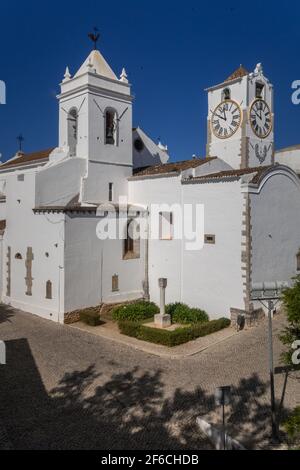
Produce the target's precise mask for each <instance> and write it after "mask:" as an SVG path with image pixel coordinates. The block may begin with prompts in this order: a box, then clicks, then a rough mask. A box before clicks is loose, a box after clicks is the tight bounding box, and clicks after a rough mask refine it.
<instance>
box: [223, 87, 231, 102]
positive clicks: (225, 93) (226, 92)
mask: <svg viewBox="0 0 300 470" xmlns="http://www.w3.org/2000/svg"><path fill="white" fill-rule="evenodd" d="M222 94H223V96H222V98H223V100H230V98H231V93H230V90H229V88H225V89H224V90H223V93H222Z"/></svg>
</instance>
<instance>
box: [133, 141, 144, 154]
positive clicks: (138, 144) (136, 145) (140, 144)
mask: <svg viewBox="0 0 300 470" xmlns="http://www.w3.org/2000/svg"><path fill="white" fill-rule="evenodd" d="M144 147H145V146H144V142H143V141H142V140H141V139H135V141H134V148H135V150H136V151H137V152H142V151H143V150H144Z"/></svg>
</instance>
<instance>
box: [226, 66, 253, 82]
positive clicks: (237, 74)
mask: <svg viewBox="0 0 300 470" xmlns="http://www.w3.org/2000/svg"><path fill="white" fill-rule="evenodd" d="M245 75H249V72H248V70H246V69H245V67H243V66H242V65H240V66H239V68H238V69H236V70H235V71H234V72H233V73H232V74H231V75H229V77H228V78H226V80H225V82H230V81H231V80H234V79H235V78H242V77H244V76H245Z"/></svg>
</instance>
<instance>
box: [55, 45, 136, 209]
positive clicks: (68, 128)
mask: <svg viewBox="0 0 300 470" xmlns="http://www.w3.org/2000/svg"><path fill="white" fill-rule="evenodd" d="M58 100H59V147H60V148H61V149H62V151H63V153H64V154H65V155H68V156H69V157H72V158H84V159H87V160H88V171H87V176H86V178H85V179H84V181H83V199H84V200H85V201H87V202H94V201H95V200H97V201H98V200H101V201H103V200H104V201H106V200H109V198H111V194H112V191H110V195H109V190H108V187H110V188H111V187H112V186H113V187H114V191H113V193H114V195H115V197H118V194H119V193H121V194H126V191H127V189H126V188H125V187H124V185H125V183H124V182H123V180H126V178H127V177H128V176H130V175H131V172H132V96H131V91H130V85H129V83H128V79H127V75H126V71H125V69H124V68H123V70H122V73H121V76H120V78H117V76H116V75H115V73H114V72H113V70H112V69H111V67H110V66H109V65H108V63H107V62H106V60H105V59H104V57H103V56H102V54H101V53H100V52H99V51H98V50H97V49H94V50H93V51H92V52H91V53H90V54H89V56H88V57H87V59H86V60H85V61H84V62H83V64H82V65H81V67H80V68H79V70H78V71H77V72H76V73H75V75H74V76H71V74H70V71H69V69H68V67H67V69H66V72H65V75H64V79H63V81H62V83H61V93H60V95H59V96H58ZM97 178H98V180H97ZM106 179H107V181H106ZM101 187H102V188H103V189H102V190H101Z"/></svg>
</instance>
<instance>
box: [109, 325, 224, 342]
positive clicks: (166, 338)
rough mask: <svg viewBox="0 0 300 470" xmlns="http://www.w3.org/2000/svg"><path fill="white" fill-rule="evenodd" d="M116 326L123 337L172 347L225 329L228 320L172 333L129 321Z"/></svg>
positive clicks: (193, 326)
mask: <svg viewBox="0 0 300 470" xmlns="http://www.w3.org/2000/svg"><path fill="white" fill-rule="evenodd" d="M118 324H119V328H120V331H121V333H122V334H124V335H127V336H132V337H134V338H137V339H140V340H143V341H149V342H150V343H156V344H162V345H164V346H169V347H173V346H178V345H179V344H183V343H186V342H188V341H192V340H194V339H196V338H199V337H200V336H206V335H209V334H211V333H214V332H216V331H219V330H221V329H223V328H227V327H228V326H229V325H230V320H229V319H228V318H219V319H218V320H211V321H209V322H206V323H196V324H194V325H191V326H186V327H182V328H177V329H176V330H173V331H170V330H162V329H158V328H151V327H149V326H146V325H143V324H142V323H140V322H136V321H130V320H121V321H119V323H118Z"/></svg>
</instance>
